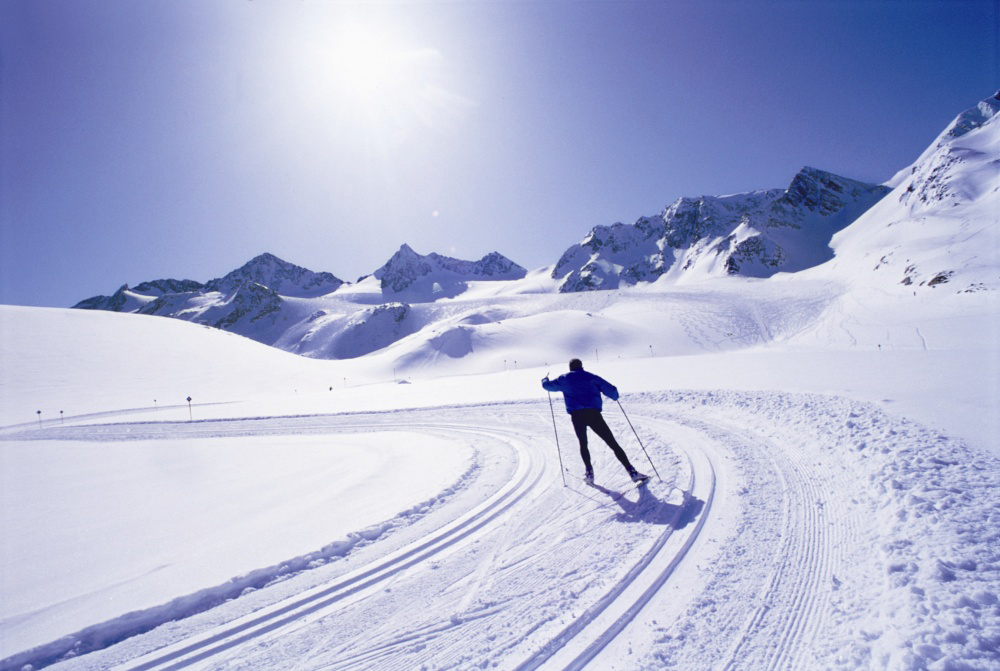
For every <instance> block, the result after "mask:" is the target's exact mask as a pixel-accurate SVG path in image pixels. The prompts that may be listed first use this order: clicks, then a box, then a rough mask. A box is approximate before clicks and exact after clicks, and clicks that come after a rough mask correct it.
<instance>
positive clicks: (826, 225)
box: [552, 167, 888, 291]
mask: <svg viewBox="0 0 1000 671" xmlns="http://www.w3.org/2000/svg"><path fill="white" fill-rule="evenodd" d="M887 191H888V189H887V188H885V187H880V186H877V185H874V184H864V183H862V182H857V181H854V180H850V179H846V178H844V177H838V176H836V175H832V174H830V173H827V172H823V171H822V170H816V169H815V168H809V167H806V168H803V169H802V170H801V171H800V172H799V173H798V174H797V175H796V176H795V178H794V179H793V180H792V183H791V184H790V185H789V187H788V188H787V189H773V190H770V191H755V192H751V193H743V194H738V195H733V196H720V197H714V196H702V197H701V198H681V199H679V200H677V201H676V202H675V203H673V204H672V205H670V206H669V207H668V208H666V209H665V210H664V211H663V212H662V213H661V214H660V215H659V216H656V217H642V218H641V219H639V220H638V221H637V222H636V223H635V224H632V225H626V224H620V223H619V224H615V225H614V226H598V227H596V228H594V229H593V230H592V231H591V232H590V234H589V235H588V236H587V238H586V239H584V240H583V242H581V243H580V244H578V245H574V246H573V247H570V248H569V249H568V250H566V251H565V252H564V253H563V255H562V257H561V258H560V259H559V262H558V263H557V264H556V266H555V268H554V269H553V271H552V276H553V277H554V278H556V279H559V280H561V282H560V284H559V290H560V291H588V290H594V289H615V288H618V287H619V286H628V285H633V284H635V283H637V282H651V281H655V280H657V279H658V278H660V277H663V278H664V281H670V282H678V281H681V280H684V281H692V280H699V279H704V278H706V277H719V276H725V275H741V276H745V277H770V276H771V275H774V274H775V273H777V272H782V271H784V272H795V271H797V270H802V269H804V268H810V267H812V266H815V265H818V264H819V263H822V262H823V261H826V260H828V259H829V258H830V257H831V255H832V252H831V250H830V248H829V243H830V238H831V236H832V235H833V234H834V233H836V232H837V231H839V230H840V229H842V228H843V227H844V226H846V225H847V224H849V223H850V222H852V221H853V220H854V219H856V218H857V217H858V215H860V214H861V213H862V212H864V211H865V210H867V209H868V208H869V207H871V206H872V205H873V204H874V203H876V202H877V201H878V200H879V199H880V198H881V197H882V196H884V195H885V193H886V192H887Z"/></svg>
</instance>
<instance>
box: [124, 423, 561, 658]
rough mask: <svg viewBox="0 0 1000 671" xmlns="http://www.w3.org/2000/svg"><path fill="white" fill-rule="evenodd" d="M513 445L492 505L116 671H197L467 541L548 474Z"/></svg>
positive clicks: (486, 504)
mask: <svg viewBox="0 0 1000 671" xmlns="http://www.w3.org/2000/svg"><path fill="white" fill-rule="evenodd" d="M405 426H406V428H408V429H415V428H432V427H433V428H435V429H445V430H447V431H451V432H458V433H463V432H468V430H467V429H463V428H460V427H456V426H454V425H450V424H447V425H446V424H429V423H428V424H406V425H405ZM511 444H512V446H513V447H514V449H515V453H516V454H517V457H518V467H517V470H516V471H515V473H514V475H513V477H512V478H511V480H510V481H509V482H508V483H507V484H506V485H505V486H504V487H502V488H501V489H500V490H498V491H497V492H495V493H494V494H493V495H492V496H490V497H489V498H488V499H487V500H485V501H484V502H482V503H481V504H479V505H478V506H476V507H475V508H473V509H472V510H470V511H468V512H467V513H465V514H463V515H461V516H460V517H458V518H457V519H455V520H454V521H452V522H450V523H448V524H446V525H445V526H443V527H442V528H440V529H438V530H437V531H435V532H433V533H431V534H429V535H428V536H426V537H425V538H423V539H420V540H419V541H416V542H414V543H412V544H410V545H408V546H406V547H404V548H402V549H400V550H397V551H395V552H393V553H391V554H389V555H386V556H385V557H382V558H380V559H379V560H377V561H375V562H372V564H370V565H369V566H366V567H363V568H361V569H358V570H355V571H353V572H351V573H348V574H347V575H345V576H342V577H340V578H338V579H337V580H335V581H333V582H332V583H331V584H327V585H323V586H321V587H319V588H314V589H312V590H309V591H307V592H304V593H301V594H298V595H296V596H294V597H292V598H290V599H287V600H285V601H282V602H279V603H277V604H274V605H272V606H269V607H267V608H264V609H262V610H261V611H258V612H256V613H253V614H252V615H250V616H247V617H244V618H240V619H238V620H236V621H233V622H230V623H228V624H226V625H225V626H223V627H220V628H218V629H215V630H212V631H209V632H206V633H203V634H200V635H198V636H197V637H194V638H193V639H190V640H186V641H184V642H182V643H179V644H175V645H173V646H169V647H168V648H165V649H161V650H157V651H155V652H154V653H151V654H149V655H146V656H144V657H142V658H139V659H137V660H133V661H131V662H128V663H126V664H123V665H120V666H117V667H115V669H116V671H151V670H153V669H157V670H160V671H167V670H172V669H182V668H188V667H191V666H193V665H195V664H198V663H200V662H203V661H205V660H208V659H210V658H212V657H214V656H216V655H219V654H222V653H225V652H227V651H230V650H232V649H234V648H236V647H238V646H240V645H242V644H244V643H247V642H248V641H257V640H260V639H262V638H263V637H265V636H268V635H271V634H273V633H274V632H277V631H279V630H281V629H283V628H288V627H290V626H294V625H295V624H296V623H300V622H305V621H309V620H310V619H314V618H316V617H320V616H322V614H323V613H324V611H325V610H327V609H329V608H331V607H335V606H336V605H337V604H338V603H340V602H342V601H343V600H345V599H348V598H349V597H353V596H355V595H358V594H360V593H362V592H364V591H365V590H370V589H374V588H377V586H378V585H380V584H382V583H385V582H386V581H389V580H391V579H392V578H393V577H395V576H396V575H398V574H399V573H401V572H403V571H406V570H408V569H411V568H413V567H414V566H416V565H418V564H420V563H422V562H427V561H428V560H429V559H431V558H433V557H434V556H435V555H436V554H438V553H441V552H444V551H447V550H449V549H451V548H453V547H454V546H455V545H457V544H459V543H461V542H463V541H467V540H468V539H469V538H470V537H472V536H473V535H474V534H476V533H477V532H480V531H481V530H482V529H483V528H485V527H486V526H487V525H489V524H490V523H491V522H492V521H493V520H495V519H496V518H497V517H498V516H499V515H501V514H502V513H503V512H504V511H505V510H507V509H508V508H509V507H510V506H512V505H514V504H515V503H517V501H519V500H520V499H521V498H522V497H524V496H525V494H526V493H527V492H528V491H530V490H531V488H532V487H534V486H536V485H537V483H538V482H539V480H540V479H541V477H542V475H543V474H544V472H545V468H544V463H543V462H542V461H541V460H540V459H539V458H538V456H537V455H536V454H535V453H534V452H533V451H532V450H530V449H526V448H525V446H524V445H522V444H519V443H514V442H512V443H511Z"/></svg>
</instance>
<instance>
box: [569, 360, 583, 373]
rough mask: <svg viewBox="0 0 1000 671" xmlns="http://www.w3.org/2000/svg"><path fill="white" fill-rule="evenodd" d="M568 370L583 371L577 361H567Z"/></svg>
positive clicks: (581, 365) (580, 362)
mask: <svg viewBox="0 0 1000 671" xmlns="http://www.w3.org/2000/svg"><path fill="white" fill-rule="evenodd" d="M569 369H570V370H583V362H582V361H580V360H579V359H570V360H569Z"/></svg>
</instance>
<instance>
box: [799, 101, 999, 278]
mask: <svg viewBox="0 0 1000 671" xmlns="http://www.w3.org/2000/svg"><path fill="white" fill-rule="evenodd" d="M998 112H1000V91H998V92H997V94H996V95H994V96H992V97H990V98H987V99H986V100H983V101H981V102H980V103H979V104H977V105H976V106H974V107H972V108H970V109H969V110H966V111H965V112H963V113H962V114H959V115H958V116H957V117H956V118H955V120H954V121H952V123H951V124H949V125H948V127H947V128H945V130H944V131H943V132H942V133H941V135H939V136H938V137H937V139H935V141H934V142H933V143H931V145H930V147H928V149H927V150H926V151H925V152H924V153H923V154H921V156H920V157H919V158H918V159H917V160H916V161H915V162H914V163H913V165H911V166H910V167H908V168H906V169H904V170H901V171H900V172H899V173H897V175H896V176H895V177H894V178H893V179H892V180H890V182H889V183H890V184H892V185H893V186H895V188H894V189H893V191H892V193H891V194H889V195H888V196H887V197H886V198H884V199H883V200H882V201H881V202H879V203H878V204H877V205H875V206H874V207H873V208H872V209H871V210H869V211H868V212H866V213H865V214H863V215H862V216H861V217H859V218H858V219H857V221H855V222H854V223H853V224H851V225H850V226H848V227H847V228H845V229H844V230H843V231H841V232H840V233H838V234H837V235H836V236H834V238H833V241H832V246H833V248H834V250H835V252H836V256H835V258H834V259H833V260H832V261H830V262H829V263H828V264H826V265H825V266H824V267H822V268H818V269H817V274H826V275H831V274H832V275H835V276H836V277H838V278H841V279H843V280H844V281H846V282H849V283H852V284H855V285H858V284H864V285H869V286H879V287H881V288H889V289H892V290H895V291H906V292H913V291H918V290H922V289H928V288H929V289H940V290H950V291H980V290H985V289H993V290H995V289H1000V114H998Z"/></svg>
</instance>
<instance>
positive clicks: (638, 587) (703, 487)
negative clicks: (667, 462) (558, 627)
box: [515, 417, 716, 671]
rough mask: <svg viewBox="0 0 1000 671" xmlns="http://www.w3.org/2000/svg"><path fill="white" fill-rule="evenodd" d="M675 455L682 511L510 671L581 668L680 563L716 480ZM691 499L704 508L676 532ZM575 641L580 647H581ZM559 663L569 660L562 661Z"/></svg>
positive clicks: (700, 461) (706, 468) (700, 463)
mask: <svg viewBox="0 0 1000 671" xmlns="http://www.w3.org/2000/svg"><path fill="white" fill-rule="evenodd" d="M653 423H656V424H660V422H658V421H657V420H652V419H651V418H649V417H644V418H643V424H644V426H645V428H646V429H647V430H648V429H649V427H650V425H651V424H653ZM681 452H682V454H683V456H684V457H685V458H686V460H687V462H688V467H689V468H688V471H689V477H688V480H687V482H686V483H684V485H683V486H681V487H680V489H681V490H682V492H683V493H684V505H683V506H681V507H679V508H678V510H677V513H676V515H675V516H674V518H673V519H672V520H671V521H670V523H669V524H667V525H666V526H665V528H664V531H663V533H661V534H660V536H659V537H658V538H656V540H655V541H654V542H653V544H652V546H651V547H650V548H649V550H648V551H647V552H646V554H645V555H643V557H642V558H641V559H640V560H639V561H638V562H636V564H634V565H633V566H632V568H631V569H630V570H629V572H628V573H627V574H626V575H625V576H624V577H623V578H622V579H621V580H620V581H618V583H616V584H615V585H614V586H613V587H612V588H611V589H610V590H608V591H607V593H606V594H605V595H604V596H603V597H602V598H601V599H599V600H598V601H597V602H596V603H595V604H593V605H592V606H591V607H590V608H589V609H588V610H587V611H586V612H585V613H584V614H583V615H582V616H580V617H579V618H577V619H576V620H575V621H573V622H572V623H571V624H570V625H569V626H568V627H566V628H565V629H563V631H561V632H560V633H559V634H558V635H557V636H555V637H554V638H553V639H552V640H551V641H549V643H547V644H546V645H545V646H544V647H543V648H542V650H540V651H539V652H537V653H536V654H534V655H532V657H531V658H530V659H528V660H526V661H525V662H524V663H522V664H521V665H519V666H517V667H516V669H515V671H533V670H535V669H541V668H544V669H546V670H549V669H552V670H555V669H561V670H562V671H579V670H581V669H584V668H586V667H587V666H588V665H589V664H590V663H591V662H593V661H594V659H595V658H596V657H597V656H598V655H599V654H600V652H601V651H602V650H604V648H605V647H607V646H608V644H610V643H611V641H612V640H614V639H615V638H616V637H617V636H619V635H620V634H622V632H624V631H625V630H626V629H627V627H628V626H629V625H630V624H631V623H632V621H633V620H634V619H635V618H636V617H637V616H638V615H639V613H640V612H641V611H642V609H643V608H644V607H645V606H646V605H647V604H648V603H649V602H650V600H651V599H652V598H653V597H654V596H655V594H656V593H657V592H658V591H659V590H660V589H661V588H662V587H663V585H664V584H665V583H666V582H667V580H668V579H669V578H670V576H671V575H672V574H673V572H674V571H675V570H676V568H677V567H678V566H679V565H680V563H681V562H682V561H683V560H684V558H685V556H686V554H687V552H688V550H689V549H690V548H691V546H692V545H693V544H694V542H695V540H697V538H698V536H699V534H700V533H701V531H702V529H703V528H704V526H705V523H706V521H707V520H708V518H709V512H710V509H711V506H712V500H713V497H714V495H715V484H716V479H715V469H714V467H713V465H712V462H711V460H710V459H709V458H708V456H707V455H705V454H704V453H700V452H695V451H693V450H690V449H685V448H681ZM694 498H698V499H701V500H702V501H703V502H704V506H703V508H702V510H701V512H700V514H699V515H698V518H697V519H696V520H695V522H694V524H692V525H689V527H688V528H684V529H682V530H681V531H677V530H676V529H675V527H676V526H677V524H678V522H679V520H680V519H681V518H682V517H683V516H684V515H686V514H687V513H688V510H689V505H690V502H691V500H692V499H694ZM579 641H583V644H580V643H579ZM565 657H569V659H568V661H567V660H566V659H564V658H565Z"/></svg>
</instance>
